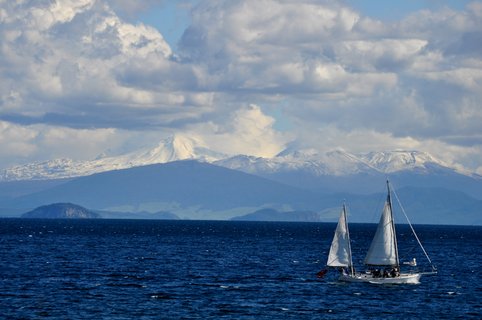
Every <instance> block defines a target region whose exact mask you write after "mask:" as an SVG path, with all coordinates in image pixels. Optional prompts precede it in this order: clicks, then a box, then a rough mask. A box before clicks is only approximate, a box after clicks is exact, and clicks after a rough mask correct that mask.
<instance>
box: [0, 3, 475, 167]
mask: <svg viewBox="0 0 482 320" xmlns="http://www.w3.org/2000/svg"><path fill="white" fill-rule="evenodd" d="M159 5H160V6H161V7H162V5H163V3H162V2H161V3H159V2H155V1H151V0H144V1H136V2H135V3H134V2H132V1H130V2H129V1H110V0H105V1H101V0H97V1H94V0H82V1H8V2H6V1H4V2H2V3H1V5H0V39H1V40H0V41H1V46H0V79H1V81H0V119H1V120H3V122H2V123H3V126H4V128H3V129H2V130H3V132H5V134H7V132H8V134H9V135H13V136H15V137H16V138H14V139H13V140H14V141H16V142H15V143H18V147H15V148H18V149H16V150H18V151H17V152H16V153H15V152H14V153H13V154H17V155H18V157H22V156H23V157H29V155H30V156H32V155H35V154H39V153H36V151H35V148H33V149H32V148H31V146H32V144H31V143H30V142H31V141H33V139H34V138H28V136H29V134H33V135H34V136H35V135H40V136H42V137H44V138H45V137H46V135H45V134H46V132H47V131H48V130H52V132H55V131H56V130H60V131H61V132H64V133H65V136H66V137H69V139H70V138H71V139H73V140H75V141H80V140H81V139H82V138H85V139H88V138H89V137H93V138H92V139H94V140H99V141H103V140H102V138H101V137H100V136H95V134H94V132H96V134H99V133H100V132H103V134H105V135H106V136H109V137H111V138H112V136H113V135H119V140H118V141H119V142H118V143H120V141H121V140H122V139H124V141H127V140H129V139H130V140H129V141H130V142H129V144H130V143H132V139H134V138H128V137H136V139H139V140H143V138H142V136H144V137H146V136H148V137H149V139H155V137H156V134H155V132H156V131H158V132H163V133H165V132H168V131H171V132H172V131H192V133H193V135H198V136H202V138H203V139H204V140H206V141H208V142H210V144H211V145H210V147H213V148H214V149H216V148H219V149H223V150H227V151H229V152H230V153H250V154H255V155H270V154H274V153H276V152H277V150H279V149H281V148H282V147H283V145H284V144H286V143H287V142H288V140H290V139H297V140H298V141H299V143H300V144H308V142H310V143H312V144H314V145H318V146H319V147H320V148H326V147H328V146H333V147H343V148H345V149H347V150H348V151H350V149H353V150H355V149H356V150H360V149H363V148H364V149H366V150H367V151H369V150H372V149H378V150H380V149H394V148H402V147H403V146H406V147H407V148H408V147H410V146H413V147H414V148H415V147H417V146H419V147H420V148H422V147H423V148H429V149H431V150H432V152H434V154H435V155H444V156H445V157H447V158H450V159H454V160H453V161H456V159H457V154H460V155H459V156H458V157H459V159H460V161H463V162H464V163H467V164H470V166H471V167H473V168H477V167H480V161H479V162H477V161H475V160H474V161H472V160H470V159H474V158H476V156H475V155H476V154H478V157H479V159H480V156H482V152H481V151H480V149H481V147H480V146H481V145H482V141H481V139H480V137H481V136H482V128H481V126H480V123H482V111H481V108H480V101H482V90H481V89H482V45H481V43H482V42H481V41H480V40H481V39H482V36H481V35H482V33H481V31H480V30H482V19H481V17H482V13H481V12H482V9H481V8H482V4H481V2H473V3H471V4H469V5H468V6H467V7H466V9H465V10H461V11H456V10H453V9H450V8H447V7H443V8H441V9H437V10H436V11H430V10H421V11H418V12H414V13H413V14H411V15H409V16H407V17H405V18H403V19H402V20H400V21H394V22H383V21H379V20H376V19H373V18H371V17H369V16H365V15H363V14H361V13H359V12H357V11H356V10H354V9H353V8H350V7H348V6H347V5H345V4H344V2H332V1H289V0H285V1H274V0H263V1H222V0H219V1H200V2H199V4H198V5H196V6H194V7H193V8H192V11H191V13H192V16H191V24H190V26H189V27H188V28H187V29H186V30H185V31H184V34H183V36H182V39H181V40H180V43H179V49H178V50H176V51H174V50H173V49H172V48H171V47H170V46H169V45H168V44H167V43H166V41H165V40H164V37H163V35H162V34H161V33H160V32H159V31H158V30H156V29H154V28H153V27H151V26H148V25H146V24H143V23H140V22H139V23H136V22H133V21H135V17H136V16H138V14H139V13H142V12H145V10H148V9H149V8H152V7H153V6H159ZM122 17H128V20H129V21H130V22H127V21H126V20H124V19H123V18H122ZM249 105H253V106H252V107H246V106H249ZM243 106H244V107H243ZM267 114H270V115H272V114H279V115H282V116H281V119H279V121H283V122H285V123H290V126H289V132H283V133H281V132H277V131H276V129H275V128H276V125H275V123H274V121H276V120H275V119H274V118H272V117H270V116H268V115H267ZM37 127H42V129H41V130H40V129H37ZM34 128H35V129H34ZM69 130H70V131H69ZM97 130H98V131H97ZM109 130H111V131H109ZM286 130H288V129H286ZM320 130H321V131H320ZM66 132H70V133H69V134H67V133H66ZM74 132H76V133H74ZM87 132H88V133H87ZM120 132H122V133H123V134H120ZM316 132H320V134H322V136H323V137H325V138H326V139H312V138H310V137H312V136H315V134H314V133H316ZM101 136H102V134H101ZM121 136H122V138H120V137H121ZM22 137H23V138H22ZM345 137H351V139H352V140H350V139H345ZM0 141H2V142H1V143H2V145H7V142H6V140H5V139H3V140H0ZM22 141H23V142H22ZM45 141H46V140H45ZM116 141H117V140H116ZM319 141H325V142H326V145H320V142H319ZM351 141H357V143H352V142H351ZM22 143H24V145H22ZM85 143H86V145H89V141H87V140H86V141H85ZM116 143H117V142H116ZM126 143H127V142H126ZM101 144H104V142H102V143H101ZM59 145H62V143H60V144H59ZM106 145H107V144H106ZM431 146H436V147H431ZM45 147H49V148H53V147H54V146H53V145H48V144H47V143H46V142H45ZM9 148H11V149H15V148H14V147H13V144H9ZM59 148H60V147H59ZM62 148H68V146H67V145H63V147H62ZM94 149H95V148H94ZM65 150H67V149H65ZM446 150H450V151H449V152H446ZM71 152H73V151H71ZM478 152H481V153H478ZM60 153H62V152H60V150H59V152H58V154H60ZM88 153H89V154H90V153H93V151H92V152H90V151H89V152H88ZM449 153H450V154H449ZM72 154H73V153H72ZM76 156H78V155H76Z"/></svg>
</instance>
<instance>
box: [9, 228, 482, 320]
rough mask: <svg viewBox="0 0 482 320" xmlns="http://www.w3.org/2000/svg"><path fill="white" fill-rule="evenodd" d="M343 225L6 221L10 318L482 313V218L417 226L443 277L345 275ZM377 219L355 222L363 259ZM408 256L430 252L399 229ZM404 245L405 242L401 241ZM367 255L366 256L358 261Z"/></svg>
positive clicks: (448, 316)
mask: <svg viewBox="0 0 482 320" xmlns="http://www.w3.org/2000/svg"><path fill="white" fill-rule="evenodd" d="M334 229H335V225H334V224H315V223H311V224H310V223H306V224H305V223H259V222H258V223H253V222H252V223H250V222H212V221H209V222H208V221H145V220H137V221H126V220H76V221H73V220H21V219H1V220H0V237H1V238H0V318H2V319H3V318H4V319H180V318H183V319H198V318H215V319H218V318H232V319H255V318H256V319H317V318H318V319H325V318H326V319H347V318H352V319H353V318H355V319H363V318H366V319H369V318H384V319H387V318H388V319H400V318H405V319H413V318H415V319H416V318H434V319H454V318H460V319H462V318H463V319H468V318H474V319H480V318H481V317H482V285H481V273H482V270H481V269H482V256H481V250H480V249H481V247H482V246H481V244H482V227H448V226H416V229H417V232H418V234H419V237H420V238H421V239H422V241H423V242H424V245H425V247H426V249H427V251H428V252H429V253H430V255H431V258H432V260H433V261H434V263H435V264H437V266H438V268H439V274H438V275H436V276H424V277H422V279H421V284H419V285H391V286H386V285H385V286H380V285H371V284H355V283H351V284H346V283H340V282H337V281H335V280H334V279H335V278H334V276H335V274H333V275H330V274H328V275H327V276H326V277H325V278H323V279H317V278H316V276H315V274H316V273H317V272H318V271H319V270H320V269H322V268H323V267H324V264H325V263H326V257H327V251H328V249H329V245H330V242H331V237H332V235H333V232H334ZM374 230H375V226H374V225H360V224H358V225H357V224H354V225H351V235H352V238H353V251H354V256H355V261H358V260H361V259H363V257H364V256H363V255H364V253H365V250H366V249H367V248H368V245H369V241H370V240H371V237H372V235H373V233H374ZM398 231H399V236H398V237H399V242H400V255H401V256H402V258H403V256H404V255H407V259H411V258H412V257H417V260H418V261H419V262H421V261H422V260H423V256H421V255H419V254H420V253H419V252H417V250H415V249H414V248H415V246H414V244H415V243H414V242H413V241H412V240H409V238H408V237H407V235H408V234H409V232H408V229H407V228H406V227H403V226H402V227H400V228H398ZM403 248H406V249H403ZM357 263H358V262H357Z"/></svg>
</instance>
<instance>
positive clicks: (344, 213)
mask: <svg viewBox="0 0 482 320" xmlns="http://www.w3.org/2000/svg"><path fill="white" fill-rule="evenodd" d="M343 215H344V216H345V229H346V237H347V244H348V261H349V265H348V266H349V267H350V275H352V276H353V275H354V274H355V270H354V268H353V260H352V257H351V240H350V231H349V229H348V220H347V218H346V206H345V203H343Z"/></svg>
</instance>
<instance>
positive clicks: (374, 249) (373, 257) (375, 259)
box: [365, 189, 399, 267]
mask: <svg viewBox="0 0 482 320" xmlns="http://www.w3.org/2000/svg"><path fill="white" fill-rule="evenodd" d="M365 264H366V265H373V266H396V267H398V266H399V261H398V248H397V238H396V233H395V223H394V221H393V214H392V204H391V200H390V189H388V197H387V201H386V202H385V206H384V207H383V212H382V216H381V218H380V222H379V223H378V228H377V231H376V233H375V237H374V238H373V240H372V243H371V245H370V249H368V253H367V255H366V257H365Z"/></svg>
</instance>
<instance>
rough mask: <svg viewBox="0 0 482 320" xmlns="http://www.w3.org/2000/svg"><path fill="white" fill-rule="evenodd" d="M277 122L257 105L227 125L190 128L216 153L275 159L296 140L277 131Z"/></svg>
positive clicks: (244, 109)
mask: <svg viewBox="0 0 482 320" xmlns="http://www.w3.org/2000/svg"><path fill="white" fill-rule="evenodd" d="M274 122H275V119H274V118H273V117H271V116H268V115H266V114H264V113H263V111H262V110H261V108H260V107H259V106H257V105H254V104H250V105H248V106H241V107H240V108H239V109H238V110H236V111H234V112H233V113H232V114H230V116H229V118H228V119H226V121H225V123H222V124H219V123H214V122H205V123H200V124H194V125H191V126H189V127H188V128H186V130H187V132H189V134H190V135H191V136H195V137H199V139H202V140H203V141H204V143H205V144H206V145H207V146H209V147H210V148H212V149H214V150H215V151H218V152H222V153H226V154H247V155H253V156H258V157H267V158H269V157H273V156H275V155H276V154H278V153H279V152H280V151H282V150H283V149H284V147H285V145H286V143H287V142H288V141H289V140H290V139H292V137H290V136H289V135H288V134H283V133H280V132H278V131H277V130H276V129H274V128H273V125H274Z"/></svg>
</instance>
